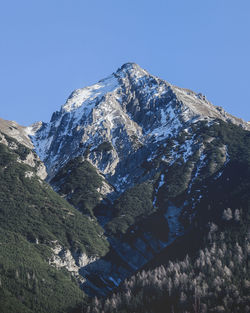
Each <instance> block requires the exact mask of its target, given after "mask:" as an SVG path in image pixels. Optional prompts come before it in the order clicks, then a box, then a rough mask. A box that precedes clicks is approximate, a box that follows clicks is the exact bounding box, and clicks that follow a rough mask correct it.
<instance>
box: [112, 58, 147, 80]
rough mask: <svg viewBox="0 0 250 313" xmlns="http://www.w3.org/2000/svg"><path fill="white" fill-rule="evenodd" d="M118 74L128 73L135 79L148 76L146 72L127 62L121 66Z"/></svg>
mask: <svg viewBox="0 0 250 313" xmlns="http://www.w3.org/2000/svg"><path fill="white" fill-rule="evenodd" d="M120 73H127V74H128V73H129V75H130V76H136V77H137V78H139V77H142V76H146V75H150V74H149V73H148V72H147V71H146V70H144V69H143V68H142V67H140V66H139V65H138V64H136V63H134V62H127V63H125V64H123V65H122V66H121V67H120V68H119V69H118V70H117V72H116V74H118V75H119V74H120Z"/></svg>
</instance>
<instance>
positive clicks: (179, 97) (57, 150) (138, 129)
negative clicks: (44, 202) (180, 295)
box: [32, 63, 250, 193]
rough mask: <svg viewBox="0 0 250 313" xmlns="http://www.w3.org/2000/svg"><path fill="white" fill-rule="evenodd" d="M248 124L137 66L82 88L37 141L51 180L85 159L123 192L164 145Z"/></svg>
mask: <svg viewBox="0 0 250 313" xmlns="http://www.w3.org/2000/svg"><path fill="white" fill-rule="evenodd" d="M216 118H218V119H221V120H223V121H230V122H232V123H235V124H237V125H241V126H242V127H243V128H246V129H249V128H250V126H249V124H247V123H245V122H244V121H242V120H240V119H237V118H235V117H233V116H231V115H229V114H227V113H226V112H225V111H224V110H223V109H222V108H219V107H215V106H213V105H212V104H211V103H209V102H208V101H207V100H206V98H205V97H204V96H203V95H201V94H196V93H194V92H193V91H190V90H186V89H182V88H178V87H175V86H172V85H171V84H169V83H167V82H166V81H164V80H162V79H159V78H157V77H155V76H153V75H150V74H149V73H148V72H147V71H145V70H143V69H142V68H140V67H139V66H138V65H137V64H133V63H127V64H124V65H123V66H122V67H121V68H120V69H118V71H117V72H116V73H113V74H112V75H111V76H109V77H107V78H105V79H103V80H101V81H99V82H98V83H97V84H95V85H93V86H90V87H85V88H83V89H78V90H76V91H74V92H73V93H72V94H71V96H70V97H69V98H68V100H67V102H66V103H65V104H64V105H63V106H62V107H61V110H60V111H57V112H55V113H54V114H53V116H52V118H51V121H50V122H49V123H43V124H41V125H39V127H37V128H38V130H36V131H35V132H34V136H33V137H32V141H33V144H34V146H35V149H36V152H37V154H38V155H39V157H40V158H41V159H42V160H43V161H44V163H45V165H46V167H47V171H48V174H49V178H52V177H53V176H54V175H55V174H56V173H57V172H58V170H59V169H60V168H61V167H62V166H64V165H65V164H66V163H67V162H68V161H69V160H70V159H72V158H74V157H76V156H79V155H80V156H83V157H84V158H85V159H87V160H88V161H90V162H91V163H92V164H93V165H94V166H95V167H96V168H97V169H98V170H99V171H100V172H101V173H103V174H104V175H105V177H106V179H107V180H108V182H109V183H111V184H112V185H113V186H114V187H115V188H116V191H117V192H118V193H120V192H122V191H124V190H125V189H126V188H127V187H128V186H132V185H133V184H135V182H136V181H137V179H138V177H140V176H142V174H143V170H142V168H141V166H140V165H141V163H142V162H143V161H144V160H145V159H147V158H149V157H151V156H152V153H153V152H154V151H155V149H156V148H157V146H158V145H159V143H161V142H163V141H164V140H165V139H166V138H169V137H175V136H176V135H177V134H179V133H180V132H181V130H184V129H186V130H188V127H189V126H190V125H191V124H193V123H195V122H197V121H201V120H207V121H213V120H214V119H216Z"/></svg>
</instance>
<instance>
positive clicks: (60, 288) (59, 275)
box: [0, 122, 108, 313]
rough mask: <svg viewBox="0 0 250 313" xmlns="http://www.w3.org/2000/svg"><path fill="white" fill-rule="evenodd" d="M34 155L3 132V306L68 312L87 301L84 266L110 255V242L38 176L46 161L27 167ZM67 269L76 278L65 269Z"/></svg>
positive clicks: (0, 162)
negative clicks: (81, 275) (81, 284)
mask: <svg viewBox="0 0 250 313" xmlns="http://www.w3.org/2000/svg"><path fill="white" fill-rule="evenodd" d="M6 123H7V122H6ZM32 154H33V152H32V151H31V150H30V149H29V148H27V147H25V146H23V145H21V144H20V143H19V142H17V141H16V140H15V139H14V138H11V137H9V136H7V135H6V134H3V133H1V132H0V238H1V239H0V282H1V283H0V307H1V311H3V312H5V313H9V312H11V313H13V312H34V311H35V312H41V313H42V312H46V313H47V312H59V311H60V312H68V310H69V309H70V308H74V307H75V306H76V305H77V304H78V303H80V302H81V301H82V298H83V293H82V291H81V290H80V289H79V282H80V281H81V279H80V278H79V274H78V270H79V267H80V264H81V265H83V264H88V263H89V262H91V261H93V260H95V259H96V258H97V257H100V256H101V255H103V254H105V253H106V251H107V249H108V243H107V241H106V240H105V238H104V237H103V236H102V233H103V230H102V229H101V227H100V226H98V225H97V223H96V222H95V221H94V220H93V221H90V220H89V218H88V217H87V216H83V215H82V214H81V213H79V212H78V211H77V210H76V209H75V208H74V207H72V206H70V205H69V204H68V203H67V202H66V201H65V200H63V199H62V198H61V197H60V196H58V195H57V194H56V193H55V192H54V191H53V190H52V189H51V187H50V186H49V185H48V184H47V183H45V182H44V181H43V180H41V178H39V176H37V169H38V168H39V167H41V164H40V163H41V161H39V160H38V159H34V162H33V163H34V164H33V165H34V166H33V167H32V166H31V165H32V162H29V164H27V162H26V160H27V157H28V156H30V155H32ZM30 159H31V158H30V157H29V161H30ZM66 264H67V267H68V269H69V271H70V272H71V273H72V274H73V276H72V275H70V273H69V272H68V271H65V270H60V268H62V267H64V266H65V265H66ZM56 268H58V269H56Z"/></svg>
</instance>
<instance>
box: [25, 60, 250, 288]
mask: <svg viewBox="0 0 250 313" xmlns="http://www.w3.org/2000/svg"><path fill="white" fill-rule="evenodd" d="M234 125H235V126H234ZM232 127H235V128H233V129H234V130H235V132H236V133H237V136H238V137H239V141H238V142H237V140H238V139H237V140H236V142H235V145H236V146H235V147H234V148H232V149H231V146H232V142H231V141H230V139H228V138H230V136H231V135H230V133H231V130H230V129H231V128H232ZM35 128H36V129H35V131H32V132H31V135H32V136H31V139H32V141H33V144H34V146H35V149H36V151H37V153H38V155H39V157H40V158H41V159H42V160H43V161H44V163H45V165H46V168H47V171H48V181H49V182H50V183H51V184H52V186H53V187H54V189H55V190H56V191H58V192H59V193H60V194H61V195H62V196H63V197H65V199H67V200H68V201H69V202H70V203H72V204H73V205H74V206H75V207H77V208H78V209H80V210H81V211H82V212H84V214H89V215H90V216H95V217H96V218H97V219H98V221H99V223H101V225H102V226H103V227H104V229H105V235H106V236H107V239H108V241H109V243H110V249H109V252H108V254H107V255H106V256H105V257H104V258H101V259H100V260H97V261H96V262H93V263H92V264H90V265H88V266H87V267H83V268H82V269H81V275H82V276H83V277H84V278H87V280H86V282H85V283H84V284H83V285H82V287H83V288H84V289H85V290H86V291H87V292H88V293H90V294H96V293H100V294H107V293H108V292H109V291H110V289H112V288H114V287H115V286H116V285H118V284H119V283H120V281H122V280H123V279H124V278H126V277H128V276H130V275H131V274H133V273H134V272H135V271H136V270H139V269H140V268H142V267H143V266H145V265H146V264H147V263H148V262H152V260H154V259H156V257H157V255H158V254H159V253H160V252H161V251H163V250H164V249H167V247H169V246H171V245H172V244H174V243H175V241H176V240H177V239H178V238H180V237H182V236H183V235H186V234H187V233H188V232H189V231H190V229H192V227H193V225H194V223H195V218H196V215H197V212H198V211H199V208H200V207H202V206H203V204H204V203H205V202H204V201H205V199H206V196H207V195H209V197H211V195H212V194H213V190H214V189H213V183H214V182H216V181H217V180H218V181H219V182H220V179H221V178H220V177H221V176H222V177H223V172H224V170H225V169H226V168H227V166H228V164H229V163H230V160H231V159H232V154H233V153H234V152H233V150H234V149H236V150H237V151H238V150H239V151H240V149H241V140H242V138H243V137H244V136H245V135H244V134H245V133H244V130H246V133H248V132H247V130H249V129H250V126H249V123H246V122H244V121H243V120H241V119H238V118H236V117H233V116H231V115H230V114H228V113H226V112H225V111H224V110H223V109H222V108H221V107H215V106H213V105H212V104H211V103H210V102H209V101H208V100H207V99H206V98H205V97H204V96H203V95H201V94H196V93H195V92H193V91H191V90H187V89H183V88H179V87H176V86H173V85H171V84H169V83H168V82H166V81H164V80H162V79H160V78H158V77H155V76H153V75H151V74H149V73H148V72H147V71H145V70H143V69H142V68H140V67H139V66H138V65H137V64H134V63H127V64H124V65H123V66H122V67H121V68H120V69H118V70H117V72H115V73H113V74H112V75H111V76H109V77H107V78H105V79H103V80H101V81H99V82H98V83H97V84H95V85H93V86H90V87H85V88H83V89H78V90H76V91H74V92H73V93H72V94H71V96H70V97H69V98H68V100H67V102H66V103H65V104H64V105H63V106H62V107H61V110H60V111H57V112H55V113H54V114H53V115H52V118H51V121H50V122H49V123H47V124H46V123H42V124H40V125H39V127H37V125H35ZM30 129H31V128H29V130H30ZM91 165H92V168H91ZM231 165H232V163H230V166H231ZM232 167H233V168H234V165H232ZM87 168H89V170H90V172H89V174H87V172H86V169H87ZM93 170H94V171H96V173H95V174H94V172H93ZM232 171H233V169H232ZM92 172H93V174H90V173H92ZM89 175H90V176H91V179H90V176H89ZM96 175H97V176H96ZM94 177H95V179H93V178H94ZM88 182H89V185H88ZM88 187H89V188H88ZM225 188H226V186H225ZM232 188H234V187H233V185H232ZM101 190H105V193H103V192H101ZM210 190H211V192H210ZM212 197H213V196H212ZM223 201H224V202H223V205H226V203H227V201H226V200H225V199H223ZM234 201H236V199H235V200H234ZM218 202H219V200H218ZM204 207H205V206H204ZM209 214H210V213H209ZM207 218H208V217H207ZM97 277H98V279H97Z"/></svg>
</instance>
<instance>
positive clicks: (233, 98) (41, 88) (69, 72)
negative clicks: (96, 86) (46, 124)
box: [0, 0, 250, 125]
mask: <svg viewBox="0 0 250 313" xmlns="http://www.w3.org/2000/svg"><path fill="white" fill-rule="evenodd" d="M0 32H1V36H0V73H1V75H0V93H1V100H0V108H1V110H0V117H2V118H5V119H9V120H15V121H17V122H18V123H20V124H22V125H28V124H31V123H33V122H35V121H38V120H43V121H49V119H50V116H51V114H52V112H53V111H55V110H58V109H59V108H60V106H61V105H62V104H63V103H64V102H65V100H66V98H67V97H68V96H69V94H70V93H71V92H72V91H73V90H74V89H76V88H81V87H84V86H87V85H90V84H92V83H95V82H97V81H98V80H100V79H102V78H104V77H105V76H107V75H109V74H111V73H112V72H114V71H115V70H116V69H117V68H118V67H120V66H121V65H122V64H123V63H125V62H128V61H130V62H136V63H138V64H139V65H140V66H141V67H143V68H145V69H147V70H148V71H149V72H151V73H152V74H154V75H157V76H159V77H161V78H164V79H165V80H167V81H169V82H170V83H173V84H176V85H178V86H181V87H186V88H189V89H193V90H194V91H197V92H202V93H204V94H205V95H206V96H207V98H208V99H209V100H210V101H212V102H213V103H214V104H215V105H220V106H223V107H224V108H225V109H226V110H227V111H228V112H230V113H232V114H234V115H236V116H239V117H242V118H244V119H245V120H250V100H249V90H250V1H249V0H238V1H235V0H209V1H205V0H204V1H202V0H171V1H169V0H154V1H153V0H123V1H122V0H88V1H87V0H43V1H35V0H22V1H20V0H6V1H4V0H2V1H0Z"/></svg>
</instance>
